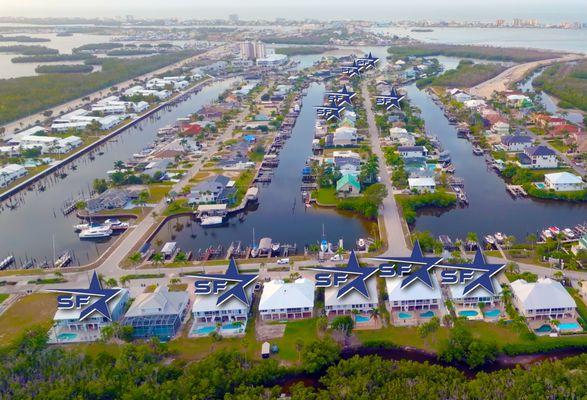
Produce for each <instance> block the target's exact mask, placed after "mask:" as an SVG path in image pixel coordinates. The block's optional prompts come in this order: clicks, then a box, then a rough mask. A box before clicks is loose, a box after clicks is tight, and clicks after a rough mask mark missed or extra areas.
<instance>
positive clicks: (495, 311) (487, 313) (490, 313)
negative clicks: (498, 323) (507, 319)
mask: <svg viewBox="0 0 587 400" xmlns="http://www.w3.org/2000/svg"><path fill="white" fill-rule="evenodd" d="M499 314H501V311H499V310H498V309H497V308H494V309H493V310H488V311H485V316H486V317H490V318H495V317H499Z"/></svg>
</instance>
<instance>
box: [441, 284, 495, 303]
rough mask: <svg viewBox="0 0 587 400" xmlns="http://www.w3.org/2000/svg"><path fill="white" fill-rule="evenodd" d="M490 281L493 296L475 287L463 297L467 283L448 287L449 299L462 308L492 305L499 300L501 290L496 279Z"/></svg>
mask: <svg viewBox="0 0 587 400" xmlns="http://www.w3.org/2000/svg"><path fill="white" fill-rule="evenodd" d="M491 281H492V283H493V289H494V290H495V294H492V293H490V292H489V291H488V290H487V289H485V288H484V287H483V286H477V288H475V289H474V290H473V291H471V292H470V293H468V294H467V295H466V296H465V295H463V292H464V291H465V287H467V285H468V284H469V283H470V281H469V282H465V283H456V284H453V285H448V286H449V291H450V297H451V298H452V300H453V301H454V302H455V303H456V304H459V305H463V306H471V307H477V305H478V304H479V303H480V302H483V303H486V304H494V303H496V302H498V301H499V300H500V298H501V292H502V288H501V285H500V284H499V282H498V281H497V279H495V278H493V279H492V280H491Z"/></svg>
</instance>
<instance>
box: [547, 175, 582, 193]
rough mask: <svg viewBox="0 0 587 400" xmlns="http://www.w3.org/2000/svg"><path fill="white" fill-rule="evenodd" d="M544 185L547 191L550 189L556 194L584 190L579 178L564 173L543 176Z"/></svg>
mask: <svg viewBox="0 0 587 400" xmlns="http://www.w3.org/2000/svg"><path fill="white" fill-rule="evenodd" d="M544 184H545V185H546V187H547V188H548V189H552V190H554V191H556V192H571V191H577V190H583V189H584V188H585V183H584V182H583V179H581V177H580V176H578V175H575V174H571V173H570V172H566V171H565V172H555V173H552V174H545V175H544Z"/></svg>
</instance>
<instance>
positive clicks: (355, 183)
mask: <svg viewBox="0 0 587 400" xmlns="http://www.w3.org/2000/svg"><path fill="white" fill-rule="evenodd" d="M336 193H337V194H338V196H340V197H353V196H358V195H359V194H360V193H361V184H360V183H359V180H358V179H357V177H356V176H355V175H353V174H344V175H343V176H342V178H340V179H339V180H338V181H337V182H336Z"/></svg>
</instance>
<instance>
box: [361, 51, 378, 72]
mask: <svg viewBox="0 0 587 400" xmlns="http://www.w3.org/2000/svg"><path fill="white" fill-rule="evenodd" d="M357 61H358V64H360V65H361V71H364V70H368V69H371V68H375V64H376V63H377V62H378V61H379V58H377V57H374V56H373V54H371V52H369V54H368V55H367V56H366V57H360V58H357Z"/></svg>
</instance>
